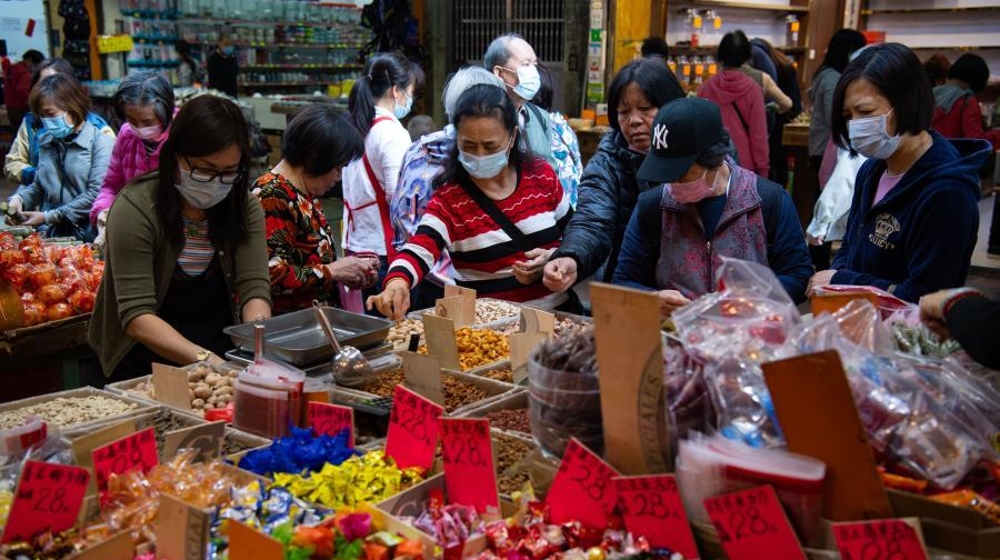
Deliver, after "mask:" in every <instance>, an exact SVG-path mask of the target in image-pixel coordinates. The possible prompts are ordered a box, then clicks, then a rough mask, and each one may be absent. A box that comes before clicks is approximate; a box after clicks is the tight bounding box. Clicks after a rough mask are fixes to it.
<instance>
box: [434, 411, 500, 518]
mask: <svg viewBox="0 0 1000 560" xmlns="http://www.w3.org/2000/svg"><path fill="white" fill-rule="evenodd" d="M441 450H442V454H443V455H444V482H445V488H446V489H447V491H448V502H449V503H452V504H460V505H464V506H471V507H474V508H476V511H478V512H479V513H482V514H486V515H495V516H499V515H500V496H499V495H498V494H497V477H496V470H495V469H494V468H493V444H492V443H491V442H490V421H489V420H486V419H483V418H445V419H442V420H441Z"/></svg>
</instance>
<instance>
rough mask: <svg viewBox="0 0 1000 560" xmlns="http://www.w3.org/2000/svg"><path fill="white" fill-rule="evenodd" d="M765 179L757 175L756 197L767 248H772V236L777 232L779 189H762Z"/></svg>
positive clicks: (779, 208) (779, 201)
mask: <svg viewBox="0 0 1000 560" xmlns="http://www.w3.org/2000/svg"><path fill="white" fill-rule="evenodd" d="M764 181H767V179H765V178H763V177H761V176H760V175H757V195H758V196H760V211H761V213H762V214H763V217H764V230H765V233H766V234H767V246H768V248H771V247H773V246H774V236H775V235H776V232H777V231H778V215H779V214H780V213H781V192H779V191H780V190H781V187H778V188H777V189H766V188H763V186H764Z"/></svg>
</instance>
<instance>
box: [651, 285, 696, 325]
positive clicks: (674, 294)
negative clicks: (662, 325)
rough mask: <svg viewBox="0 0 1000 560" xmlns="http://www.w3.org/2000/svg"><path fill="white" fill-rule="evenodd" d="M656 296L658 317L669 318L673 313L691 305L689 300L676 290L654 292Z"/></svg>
mask: <svg viewBox="0 0 1000 560" xmlns="http://www.w3.org/2000/svg"><path fill="white" fill-rule="evenodd" d="M656 295H657V297H659V298H660V316H661V317H663V318H666V317H669V316H670V315H671V314H672V313H673V312H674V311H677V310H678V309H680V308H681V307H684V306H685V305H687V304H689V303H691V300H689V299H688V298H686V297H684V295H683V294H681V293H680V292H678V291H677V290H660V291H659V292H656Z"/></svg>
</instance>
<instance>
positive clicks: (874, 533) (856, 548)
mask: <svg viewBox="0 0 1000 560" xmlns="http://www.w3.org/2000/svg"><path fill="white" fill-rule="evenodd" d="M833 538H834V539H836V541H837V549H838V550H839V551H840V557H841V558H843V560H876V559H877V560H927V551H926V550H924V545H923V543H922V542H921V541H920V536H919V535H917V531H916V529H914V528H913V527H911V526H910V525H909V524H908V523H907V522H906V521H904V520H902V519H881V520H877V521H864V522H858V523H837V524H835V525H834V526H833Z"/></svg>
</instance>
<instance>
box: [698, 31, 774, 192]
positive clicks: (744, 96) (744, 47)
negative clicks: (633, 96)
mask: <svg viewBox="0 0 1000 560" xmlns="http://www.w3.org/2000/svg"><path fill="white" fill-rule="evenodd" d="M750 48H751V47H750V41H748V40H747V37H746V35H744V34H743V32H742V31H736V32H731V33H726V35H725V36H724V37H723V38H722V41H721V42H720V43H719V52H718V56H719V62H721V63H722V72H719V73H718V74H716V75H715V76H712V78H711V79H709V80H708V81H707V82H705V83H704V84H702V85H701V87H700V88H698V97H701V98H703V99H708V100H709V101H712V102H714V103H715V104H716V105H718V106H719V109H720V110H721V111H722V122H723V124H724V125H725V127H726V130H727V131H729V136H731V137H732V139H733V143H734V144H736V153H737V154H739V156H740V166H741V167H743V168H744V169H749V170H751V171H753V172H754V173H756V174H758V175H760V176H761V177H767V174H768V171H769V170H770V167H771V163H770V159H769V154H768V140H767V113H766V112H765V108H764V91H763V89H762V84H760V83H758V82H755V81H754V80H753V78H751V77H749V76H748V75H747V74H746V73H745V72H744V71H743V70H742V69H741V68H740V67H741V66H742V64H743V61H745V60H747V59H749V58H750Z"/></svg>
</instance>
